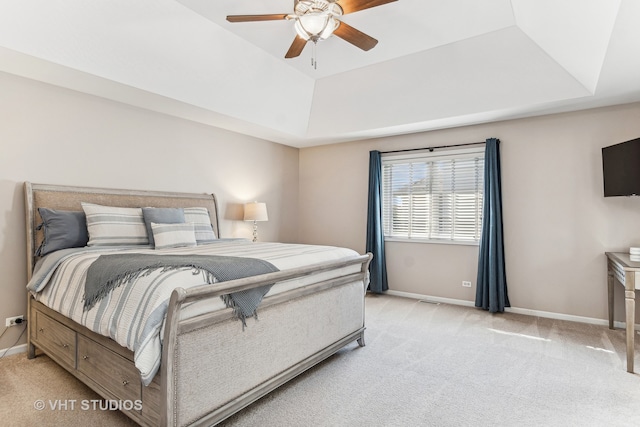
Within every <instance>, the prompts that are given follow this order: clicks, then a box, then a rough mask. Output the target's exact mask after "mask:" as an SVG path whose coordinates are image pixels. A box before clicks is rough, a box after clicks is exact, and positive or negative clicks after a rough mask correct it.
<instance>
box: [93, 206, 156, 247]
mask: <svg viewBox="0 0 640 427" xmlns="http://www.w3.org/2000/svg"><path fill="white" fill-rule="evenodd" d="M82 210H84V213H85V215H86V217H87V231H88V232H89V242H88V243H87V245H88V246H127V245H148V244H149V238H148V237H147V229H146V227H145V225H144V217H143V216H142V209H140V208H120V207H114V206H101V205H95V204H93V203H82Z"/></svg>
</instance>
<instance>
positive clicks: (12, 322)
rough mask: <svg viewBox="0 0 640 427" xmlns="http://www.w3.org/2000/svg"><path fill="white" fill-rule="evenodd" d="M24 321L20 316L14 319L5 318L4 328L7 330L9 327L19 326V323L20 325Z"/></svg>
mask: <svg viewBox="0 0 640 427" xmlns="http://www.w3.org/2000/svg"><path fill="white" fill-rule="evenodd" d="M23 321H24V316H22V315H20V316H15V317H7V321H6V323H5V326H6V327H7V328H8V327H9V326H16V325H19V324H20V323H22V322H23Z"/></svg>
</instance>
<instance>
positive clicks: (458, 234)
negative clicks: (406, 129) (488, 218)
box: [382, 148, 484, 244]
mask: <svg viewBox="0 0 640 427" xmlns="http://www.w3.org/2000/svg"><path fill="white" fill-rule="evenodd" d="M418 153H419V154H417V153H415V152H412V153H410V154H409V153H404V154H400V155H389V156H383V157H382V207H383V214H382V217H383V225H384V235H385V238H390V239H393V238H397V239H411V240H423V241H432V242H457V243H470V244H477V243H478V241H479V240H480V233H481V231H482V230H481V228H482V192H483V181H484V179H483V178H484V149H477V148H475V149H466V150H455V151H448V152H446V153H445V152H437V153H435V152H433V153H431V152H422V151H421V152H418Z"/></svg>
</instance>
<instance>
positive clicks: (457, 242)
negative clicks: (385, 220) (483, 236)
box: [384, 237, 480, 246]
mask: <svg viewBox="0 0 640 427" xmlns="http://www.w3.org/2000/svg"><path fill="white" fill-rule="evenodd" d="M384 241H385V242H399V243H420V244H428V245H434V244H435V245H458V246H480V242H465V241H460V240H455V241H454V240H427V239H407V238H403V237H385V238H384Z"/></svg>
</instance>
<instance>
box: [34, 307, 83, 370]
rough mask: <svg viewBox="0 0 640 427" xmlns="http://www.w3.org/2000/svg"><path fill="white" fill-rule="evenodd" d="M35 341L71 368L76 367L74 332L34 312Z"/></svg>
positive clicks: (54, 357)
mask: <svg viewBox="0 0 640 427" xmlns="http://www.w3.org/2000/svg"><path fill="white" fill-rule="evenodd" d="M34 332H35V337H36V342H37V343H38V345H39V346H42V347H43V348H45V349H46V350H48V351H49V354H50V356H51V357H52V358H53V359H55V360H56V361H58V362H59V363H64V364H66V365H68V366H69V367H71V368H75V367H76V333H75V331H73V330H71V329H69V328H67V327H66V326H64V325H63V324H61V323H59V322H56V321H55V320H53V319H52V318H50V317H49V316H47V315H45V314H42V313H40V312H36V326H35V331H34Z"/></svg>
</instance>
